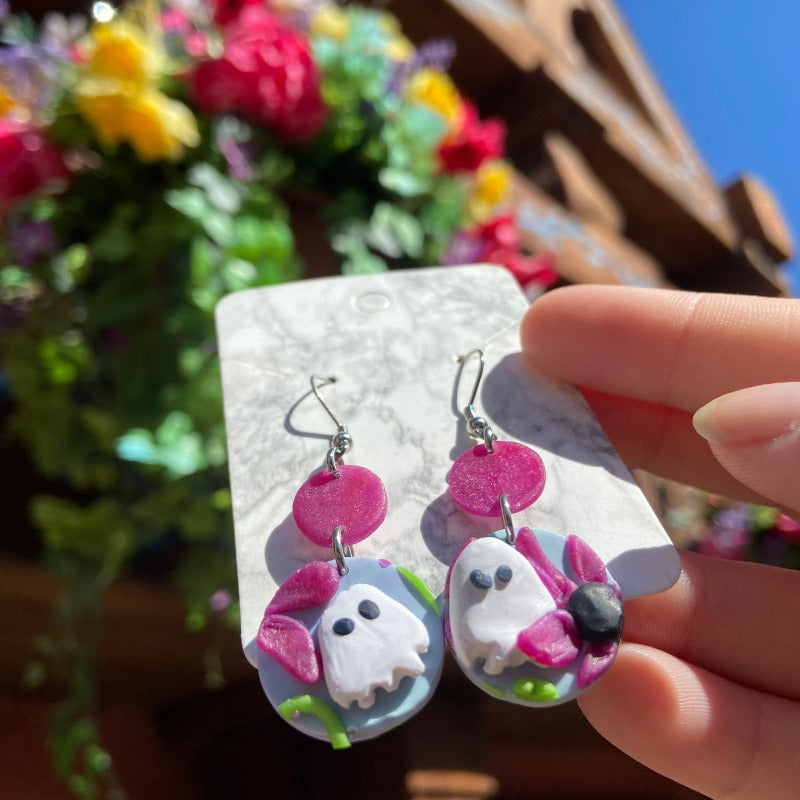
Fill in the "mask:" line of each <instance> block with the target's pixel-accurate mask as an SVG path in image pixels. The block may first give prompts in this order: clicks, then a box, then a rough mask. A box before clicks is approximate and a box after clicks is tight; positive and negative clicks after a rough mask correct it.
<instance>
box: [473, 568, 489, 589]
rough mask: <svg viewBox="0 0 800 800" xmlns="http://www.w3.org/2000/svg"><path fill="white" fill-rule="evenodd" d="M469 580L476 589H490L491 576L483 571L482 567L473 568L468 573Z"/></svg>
mask: <svg viewBox="0 0 800 800" xmlns="http://www.w3.org/2000/svg"><path fill="white" fill-rule="evenodd" d="M469 579H470V582H471V583H472V585H473V586H474V587H476V588H477V589H491V588H492V576H491V575H490V574H489V573H488V572H484V571H483V570H482V569H474V570H472V572H470V574H469Z"/></svg>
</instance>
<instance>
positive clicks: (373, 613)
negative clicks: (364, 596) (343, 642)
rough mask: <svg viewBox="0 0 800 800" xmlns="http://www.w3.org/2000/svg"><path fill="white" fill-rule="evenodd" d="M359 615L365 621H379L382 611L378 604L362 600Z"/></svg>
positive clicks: (359, 605)
mask: <svg viewBox="0 0 800 800" xmlns="http://www.w3.org/2000/svg"><path fill="white" fill-rule="evenodd" d="M358 613H359V614H361V616H362V617H364V619H377V618H378V617H379V616H380V615H381V610H380V609H379V608H378V604H377V603H375V602H373V601H372V600H362V601H361V602H360V603H359V604H358Z"/></svg>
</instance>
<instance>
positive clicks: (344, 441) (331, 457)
mask: <svg viewBox="0 0 800 800" xmlns="http://www.w3.org/2000/svg"><path fill="white" fill-rule="evenodd" d="M336 381H337V378H336V377H335V376H333V375H328V376H325V375H312V376H311V391H312V392H314V397H316V398H317V400H319V402H320V405H321V406H322V407H323V408H324V409H325V411H326V412H327V414H328V416H329V417H330V418H331V419H332V420H333V424H334V425H336V428H337V430H336V433H335V434H334V435H333V436H331V444H330V447H329V448H328V452H327V454H326V455H325V467H326V468H327V470H328V472H330V473H331V475H333V477H334V478H338V477H339V461H340V460H341V458H342V456H343V455H344V454H345V453H348V452H350V449H351V448H352V447H353V437H352V436H351V435H350V431H349V430H347V425H345V424H344V423H343V422H339V420H338V419H336V415H335V414H334V413H333V411H331V409H330V406H329V405H328V404H327V403H326V402H325V400H324V399H323V397H322V394H320V391H319V388H320V386H328V385H329V384H331V383H336Z"/></svg>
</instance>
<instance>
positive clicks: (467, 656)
mask: <svg viewBox="0 0 800 800" xmlns="http://www.w3.org/2000/svg"><path fill="white" fill-rule="evenodd" d="M555 610H556V604H555V601H554V599H553V596H552V594H551V593H550V592H549V591H548V590H547V589H546V588H545V586H544V584H543V583H542V581H541V579H540V578H539V576H538V575H537V574H536V571H535V570H534V568H533V566H531V564H530V562H529V561H528V560H527V559H526V558H525V557H524V556H522V555H521V554H520V553H518V552H517V551H516V550H515V549H514V548H513V547H509V546H508V545H507V544H506V543H505V542H503V541H500V539H497V538H495V537H494V536H487V537H485V538H482V539H476V540H475V541H473V542H471V543H470V544H469V545H467V547H465V548H464V550H463V551H462V552H461V553H460V554H459V555H458V557H457V558H456V560H455V562H454V563H453V566H452V571H451V573H450V580H449V619H450V631H451V636H452V643H453V649H454V651H455V655H456V657H457V659H458V660H459V661H460V662H461V663H462V664H465V665H473V664H475V662H476V660H477V659H483V671H484V672H485V673H486V674H487V675H500V673H502V672H503V670H505V669H507V668H509V667H518V666H520V665H521V664H523V663H525V661H527V660H528V659H527V657H526V656H525V654H524V653H523V652H522V651H521V650H519V649H518V648H517V637H518V636H519V634H520V631H522V630H524V629H525V628H527V627H528V626H529V625H531V624H532V623H533V622H534V621H536V620H537V619H539V618H540V617H543V616H544V615H545V614H547V613H548V612H550V611H555Z"/></svg>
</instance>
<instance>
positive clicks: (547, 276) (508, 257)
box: [485, 248, 558, 288]
mask: <svg viewBox="0 0 800 800" xmlns="http://www.w3.org/2000/svg"><path fill="white" fill-rule="evenodd" d="M485 260H486V261H488V262H489V263H491V264H501V265H502V266H504V267H505V268H506V269H507V270H509V271H510V272H511V274H512V275H513V276H514V277H515V278H516V279H517V281H518V282H519V284H520V286H527V285H528V284H529V283H538V284H539V285H540V286H542V287H544V288H547V287H548V286H552V285H553V284H554V283H557V282H558V273H557V272H556V271H555V270H554V269H553V266H554V265H555V261H556V259H555V256H554V255H553V254H552V253H540V254H539V255H535V256H526V255H524V254H523V253H520V252H519V251H518V250H513V249H509V248H499V249H498V250H494V251H493V252H491V253H489V254H488V255H487V256H486V259H485Z"/></svg>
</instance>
